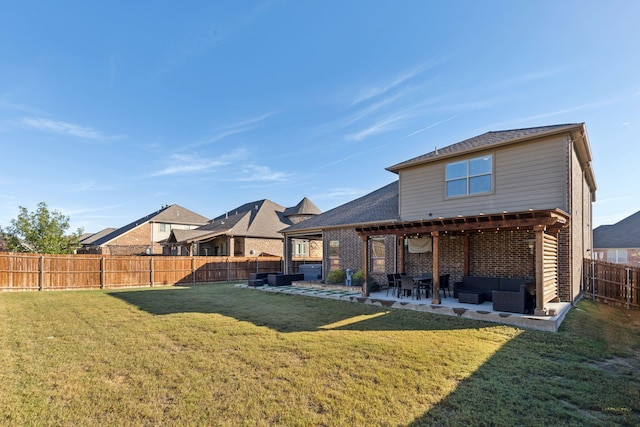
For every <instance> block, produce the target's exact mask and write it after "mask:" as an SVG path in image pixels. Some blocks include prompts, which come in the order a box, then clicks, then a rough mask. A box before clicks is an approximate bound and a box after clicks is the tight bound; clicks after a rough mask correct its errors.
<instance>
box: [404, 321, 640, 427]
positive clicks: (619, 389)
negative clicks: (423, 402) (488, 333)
mask: <svg viewBox="0 0 640 427" xmlns="http://www.w3.org/2000/svg"><path fill="white" fill-rule="evenodd" d="M597 347H598V345H597V344H594V343H593V342H589V340H585V339H583V338H579V337H576V336H574V335H572V334H570V333H563V332H558V333H550V332H540V331H532V330H523V331H522V332H521V333H520V334H519V335H518V336H516V337H514V338H512V339H511V340H509V341H508V342H507V343H505V345H503V346H502V347H501V348H500V349H499V350H498V351H497V352H496V353H495V354H494V355H493V356H491V357H490V358H489V359H488V360H487V361H486V362H485V363H483V364H482V365H481V366H480V367H479V368H478V369H477V370H476V371H475V372H474V373H473V374H472V375H471V376H469V377H468V378H465V379H463V380H462V381H460V382H459V383H458V385H457V387H456V388H455V390H454V391H453V392H452V393H450V394H449V395H447V396H446V397H444V398H443V399H441V400H440V401H438V403H436V404H435V405H434V406H433V407H432V408H431V409H430V410H429V411H427V412H425V413H424V414H423V416H421V417H419V418H417V419H415V420H414V421H413V422H412V423H410V424H409V426H411V427H418V426H433V425H439V426H458V425H493V426H500V425H504V426H513V425H518V426H541V425H563V426H601V425H628V426H637V425H640V400H639V398H640V376H639V375H637V374H636V375H635V378H629V373H628V372H626V373H624V374H623V375H618V374H616V373H615V372H611V371H610V370H608V369H603V368H602V367H599V366H598V364H596V363H593V362H591V363H590V362H589V361H593V360H594V359H596V360H597V359H598V357H599V355H600V354H601V353H599V351H600V350H596V348H597ZM470 351H472V349H470ZM497 420H499V421H497Z"/></svg>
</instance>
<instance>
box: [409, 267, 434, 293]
mask: <svg viewBox="0 0 640 427" xmlns="http://www.w3.org/2000/svg"><path fill="white" fill-rule="evenodd" d="M413 280H414V282H415V284H416V289H417V292H418V299H420V298H419V297H420V295H421V293H422V291H423V290H424V297H425V298H429V291H430V290H431V288H432V286H433V275H432V274H431V273H424V274H421V275H420V276H418V277H414V278H413Z"/></svg>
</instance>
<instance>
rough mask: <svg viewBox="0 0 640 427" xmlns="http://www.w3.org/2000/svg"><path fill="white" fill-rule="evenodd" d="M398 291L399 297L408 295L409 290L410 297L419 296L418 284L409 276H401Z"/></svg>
mask: <svg viewBox="0 0 640 427" xmlns="http://www.w3.org/2000/svg"><path fill="white" fill-rule="evenodd" d="M400 291H401V292H400V298H402V297H403V296H408V295H409V292H411V298H412V299H413V297H414V296H417V297H418V298H420V295H418V285H417V284H416V282H415V281H414V280H413V277H411V276H402V278H401V279H400Z"/></svg>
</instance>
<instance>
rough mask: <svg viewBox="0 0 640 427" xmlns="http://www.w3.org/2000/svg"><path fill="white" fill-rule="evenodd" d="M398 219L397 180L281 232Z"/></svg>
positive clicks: (386, 221) (385, 221)
mask: <svg viewBox="0 0 640 427" xmlns="http://www.w3.org/2000/svg"><path fill="white" fill-rule="evenodd" d="M398 220H399V214H398V181H394V182H392V183H391V184H388V185H385V186H384V187H382V188H379V189H377V190H375V191H373V192H371V193H369V194H367V195H365V196H362V197H360V198H359V199H356V200H353V201H351V202H348V203H345V204H344V205H341V206H338V207H336V208H333V209H331V210H329V211H326V212H324V213H321V214H320V215H317V216H315V217H313V218H309V219H308V220H306V221H304V222H301V223H300V224H295V225H292V226H291V227H289V228H287V229H285V230H283V233H290V232H298V231H301V230H322V229H327V228H338V227H345V226H353V225H362V224H370V223H389V222H394V221H398Z"/></svg>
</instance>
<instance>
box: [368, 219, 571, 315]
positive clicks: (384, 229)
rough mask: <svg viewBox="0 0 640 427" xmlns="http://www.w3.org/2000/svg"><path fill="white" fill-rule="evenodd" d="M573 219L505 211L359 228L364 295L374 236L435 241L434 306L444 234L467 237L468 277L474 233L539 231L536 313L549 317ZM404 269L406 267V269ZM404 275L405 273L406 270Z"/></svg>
mask: <svg viewBox="0 0 640 427" xmlns="http://www.w3.org/2000/svg"><path fill="white" fill-rule="evenodd" d="M569 219H570V216H569V214H567V213H566V212H563V211H561V210H559V209H552V210H529V211H525V212H503V213H500V214H486V215H485V214H479V215H476V216H458V217H454V218H437V219H429V220H418V221H406V222H395V223H386V224H380V225H363V226H360V227H356V232H357V234H358V235H359V236H360V238H361V239H362V261H363V263H362V265H363V273H364V285H363V287H362V295H363V296H369V287H368V284H367V282H368V276H369V263H368V246H369V245H368V243H369V239H370V238H371V237H372V236H379V235H395V236H397V237H401V238H405V237H407V236H411V235H423V236H431V237H432V238H433V252H432V255H433V292H432V294H433V297H432V303H433V304H440V272H439V268H438V258H439V250H438V246H439V242H438V240H439V237H440V235H442V234H449V235H463V236H465V238H464V275H469V250H470V245H469V235H470V234H471V232H474V231H476V232H477V231H489V230H491V231H499V230H503V231H508V230H532V231H534V232H535V241H534V242H532V243H533V244H534V254H535V283H536V309H535V312H534V314H536V315H546V314H547V310H546V309H545V303H547V302H549V301H551V300H553V299H555V298H557V287H558V283H557V282H558V232H559V231H560V230H561V229H563V228H566V227H568V225H569ZM400 257H401V259H400V265H402V266H404V251H400ZM403 268H404V267H403ZM401 273H404V271H402V272H401Z"/></svg>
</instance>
